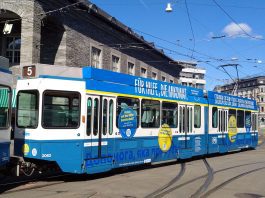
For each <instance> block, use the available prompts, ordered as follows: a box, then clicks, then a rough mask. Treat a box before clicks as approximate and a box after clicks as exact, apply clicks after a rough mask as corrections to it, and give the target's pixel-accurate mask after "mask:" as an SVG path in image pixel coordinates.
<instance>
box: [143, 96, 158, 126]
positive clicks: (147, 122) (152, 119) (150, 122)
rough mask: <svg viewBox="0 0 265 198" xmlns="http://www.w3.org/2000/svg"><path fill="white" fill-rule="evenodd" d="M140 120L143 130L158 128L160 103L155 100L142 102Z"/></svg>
mask: <svg viewBox="0 0 265 198" xmlns="http://www.w3.org/2000/svg"><path fill="white" fill-rule="evenodd" d="M141 110H142V119H141V126H142V127H143V128H158V127H160V102H159V101H157V100H145V99H143V100H142V106H141Z"/></svg>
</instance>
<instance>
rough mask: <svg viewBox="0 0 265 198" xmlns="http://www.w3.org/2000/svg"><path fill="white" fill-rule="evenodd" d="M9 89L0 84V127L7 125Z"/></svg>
mask: <svg viewBox="0 0 265 198" xmlns="http://www.w3.org/2000/svg"><path fill="white" fill-rule="evenodd" d="M10 100H11V89H10V88H9V87H7V86H3V85H0V128H1V129H2V128H8V127H9V121H10V118H9V115H10V110H9V109H10Z"/></svg>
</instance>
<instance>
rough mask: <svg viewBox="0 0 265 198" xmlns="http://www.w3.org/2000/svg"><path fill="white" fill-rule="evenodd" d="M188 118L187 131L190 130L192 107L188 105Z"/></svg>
mask: <svg viewBox="0 0 265 198" xmlns="http://www.w3.org/2000/svg"><path fill="white" fill-rule="evenodd" d="M188 112H189V113H188V118H189V128H188V132H190V133H191V132H192V108H191V107H188Z"/></svg>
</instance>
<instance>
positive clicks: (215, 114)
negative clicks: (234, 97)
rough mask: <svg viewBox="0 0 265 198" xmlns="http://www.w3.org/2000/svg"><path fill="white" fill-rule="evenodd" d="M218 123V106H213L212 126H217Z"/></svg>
mask: <svg viewBox="0 0 265 198" xmlns="http://www.w3.org/2000/svg"><path fill="white" fill-rule="evenodd" d="M217 125H218V109H217V107H213V108H212V127H213V128H217Z"/></svg>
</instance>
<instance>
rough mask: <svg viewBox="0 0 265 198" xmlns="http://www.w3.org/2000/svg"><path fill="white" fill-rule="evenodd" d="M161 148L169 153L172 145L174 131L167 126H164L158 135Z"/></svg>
mask: <svg viewBox="0 0 265 198" xmlns="http://www.w3.org/2000/svg"><path fill="white" fill-rule="evenodd" d="M158 143H159V147H160V149H161V150H162V151H163V152H167V151H168V150H169V149H170V147H171V145H172V131H171V128H170V127H169V126H168V125H167V124H163V125H162V128H161V129H160V130H159V133H158Z"/></svg>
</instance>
